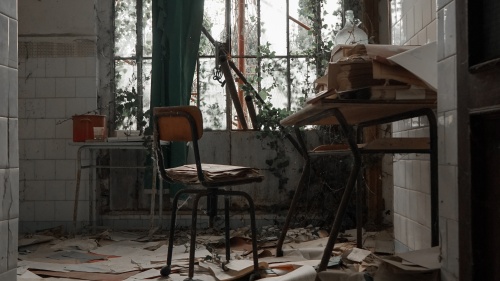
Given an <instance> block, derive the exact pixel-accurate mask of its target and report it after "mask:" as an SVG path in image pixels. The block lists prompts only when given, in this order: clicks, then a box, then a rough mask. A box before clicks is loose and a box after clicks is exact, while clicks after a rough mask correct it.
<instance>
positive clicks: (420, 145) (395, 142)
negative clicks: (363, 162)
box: [363, 138, 431, 153]
mask: <svg viewBox="0 0 500 281" xmlns="http://www.w3.org/2000/svg"><path fill="white" fill-rule="evenodd" d="M430 148H431V145H430V140H429V138H380V139H376V140H373V141H371V142H370V143H368V144H366V145H365V146H364V147H363V150H377V151H378V150H380V151H382V150H385V151H387V152H388V153H390V152H391V151H394V150H410V149H413V150H430Z"/></svg>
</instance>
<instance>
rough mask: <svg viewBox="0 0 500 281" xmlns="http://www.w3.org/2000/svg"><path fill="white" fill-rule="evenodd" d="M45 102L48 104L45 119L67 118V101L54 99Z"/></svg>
mask: <svg viewBox="0 0 500 281" xmlns="http://www.w3.org/2000/svg"><path fill="white" fill-rule="evenodd" d="M45 102H46V103H45V106H46V108H45V118H50V119H56V118H60V119H64V118H66V99H64V98H53V99H46V100H45ZM56 123H57V121H56Z"/></svg>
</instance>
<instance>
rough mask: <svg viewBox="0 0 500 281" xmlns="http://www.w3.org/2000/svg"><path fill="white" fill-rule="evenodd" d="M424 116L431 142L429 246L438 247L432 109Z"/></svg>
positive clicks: (434, 116)
mask: <svg viewBox="0 0 500 281" xmlns="http://www.w3.org/2000/svg"><path fill="white" fill-rule="evenodd" d="M425 115H426V116H427V120H428V121H429V135H430V141H431V153H430V158H431V160H430V161H431V163H430V166H431V167H430V168H431V246H433V247H435V246H439V183H438V182H439V180H438V155H437V153H438V145H437V138H438V136H437V121H436V115H434V111H433V110H432V109H429V108H428V109H426V110H425Z"/></svg>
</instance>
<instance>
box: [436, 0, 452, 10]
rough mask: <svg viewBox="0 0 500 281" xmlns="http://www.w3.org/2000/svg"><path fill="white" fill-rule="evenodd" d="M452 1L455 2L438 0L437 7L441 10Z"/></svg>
mask: <svg viewBox="0 0 500 281" xmlns="http://www.w3.org/2000/svg"><path fill="white" fill-rule="evenodd" d="M451 2H453V0H437V9H438V10H440V9H442V8H444V6H446V5H448V4H449V3H451Z"/></svg>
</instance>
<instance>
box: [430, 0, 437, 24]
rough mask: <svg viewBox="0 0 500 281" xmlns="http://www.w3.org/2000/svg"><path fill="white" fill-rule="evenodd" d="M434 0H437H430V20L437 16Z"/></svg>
mask: <svg viewBox="0 0 500 281" xmlns="http://www.w3.org/2000/svg"><path fill="white" fill-rule="evenodd" d="M436 1H437V0H432V1H431V11H434V12H433V13H431V20H434V19H436V16H437V7H436Z"/></svg>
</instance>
